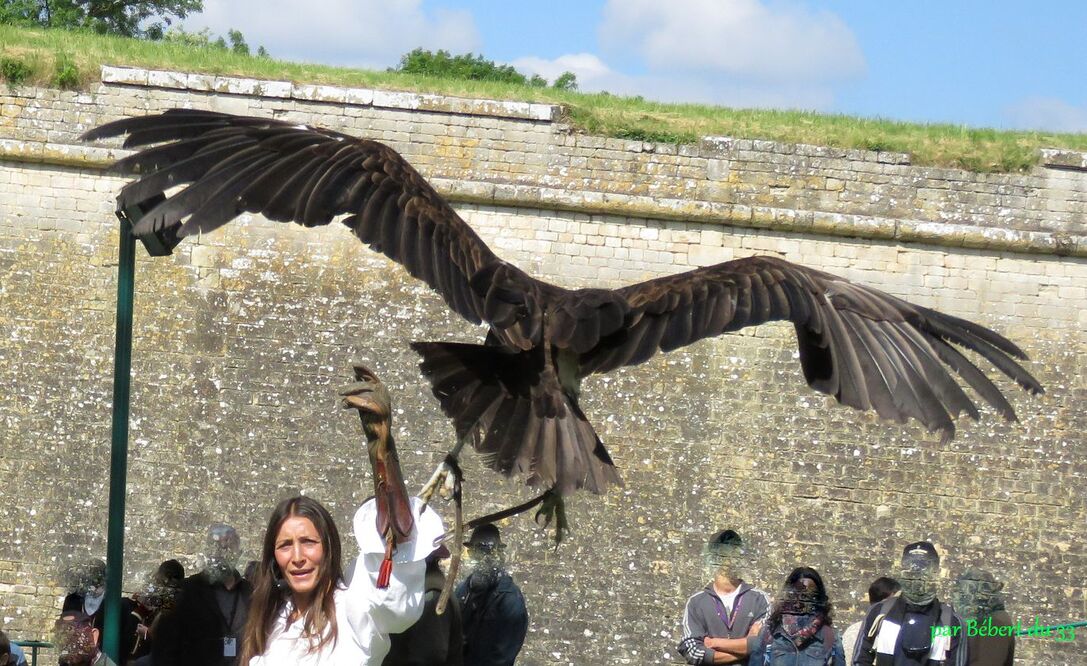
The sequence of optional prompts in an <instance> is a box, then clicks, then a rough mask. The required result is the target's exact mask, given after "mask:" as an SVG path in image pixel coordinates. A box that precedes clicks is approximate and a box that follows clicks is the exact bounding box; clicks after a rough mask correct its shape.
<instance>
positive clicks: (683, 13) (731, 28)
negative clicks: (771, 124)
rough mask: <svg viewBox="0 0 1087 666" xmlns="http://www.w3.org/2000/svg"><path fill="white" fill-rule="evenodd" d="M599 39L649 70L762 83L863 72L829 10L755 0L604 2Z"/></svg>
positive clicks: (849, 37)
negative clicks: (630, 52) (639, 60)
mask: <svg viewBox="0 0 1087 666" xmlns="http://www.w3.org/2000/svg"><path fill="white" fill-rule="evenodd" d="M600 36H601V40H602V41H603V43H604V45H605V46H606V47H609V48H613V49H615V50H617V51H628V50H633V51H635V52H636V53H637V54H638V55H639V56H640V57H641V58H643V59H644V61H645V63H646V65H647V66H648V67H649V68H650V69H652V70H681V71H688V72H694V71H702V72H705V73H718V74H724V75H727V76H729V77H734V78H737V79H745V80H749V81H753V82H758V83H760V84H767V83H803V84H813V83H820V82H824V83H825V82H834V81H842V80H849V79H852V78H855V77H858V76H860V75H862V74H863V73H864V71H865V64H864V56H863V55H862V54H861V50H860V47H859V46H858V45H857V41H856V39H855V38H854V37H853V33H852V32H851V31H850V29H849V27H848V26H846V25H845V23H844V22H842V20H841V19H839V18H838V17H837V16H835V15H834V14H833V13H831V12H827V11H818V12H815V11H810V10H808V9H805V8H804V7H801V6H799V5H794V4H787V3H775V4H773V5H769V4H765V3H763V2H761V1H760V0H671V1H670V2H660V1H659V0H608V3H607V5H606V6H605V8H604V20H603V23H602V24H601V26H600Z"/></svg>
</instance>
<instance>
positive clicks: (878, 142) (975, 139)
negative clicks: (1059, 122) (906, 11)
mask: <svg viewBox="0 0 1087 666" xmlns="http://www.w3.org/2000/svg"><path fill="white" fill-rule="evenodd" d="M103 64H109V65H129V66H136V67H146V68H152V69H168V70H177V71H186V72H202V73H208V74H223V75H236V76H245V77H252V78H262V79H263V78H266V79H276V80H290V81H294V82H304V83H322V84H329V85H341V86H354V87H365V88H380V89H387V90H408V91H415V92H427V93H438V94H446V95H455V96H461V97H476V98H490V99H507V100H518V101H526V102H543V103H551V104H561V105H562V106H563V107H564V108H565V110H566V117H567V120H568V121H569V122H570V123H571V124H572V125H573V126H574V127H576V128H577V129H578V130H580V131H584V132H588V133H592V134H596V135H601V136H607V137H617V138H627V139H639V140H644V141H652V142H664V143H692V142H695V141H697V140H698V139H699V138H700V137H702V136H710V135H712V136H731V137H735V138H745V139H766V140H770V141H781V142H786V143H806V144H814V145H821V146H830V147H835V148H859V149H865V150H887V151H894V152H904V153H909V154H910V155H911V160H912V162H913V163H914V164H920V165H932V166H945V167H955V168H963V169H968V170H971V171H978V172H1016V171H1024V170H1027V169H1029V168H1030V167H1032V166H1034V165H1035V164H1036V163H1037V161H1038V149H1039V148H1044V147H1048V148H1068V149H1074V150H1087V134H1070V133H1053V132H1025V131H998V130H993V129H985V128H971V127H964V126H961V125H951V124H920V123H906V122H897V121H891V120H883V119H879V118H861V117H854V116H845V115H835V114H824V113H814V112H808V111H775V110H765V109H733V108H728V107H721V106H709V105H702V104H666V103H658V102H651V101H647V100H644V99H641V98H639V97H619V96H616V95H609V94H607V93H579V92H571V91H563V90H555V89H552V88H533V87H528V86H520V85H511V84H504V83H495V82H486V81H463V80H451V79H439V78H434V77H424V76H414V75H407V74H400V73H396V72H384V71H374V70H364V69H351V68H347V67H331V66H328V65H318V64H310V63H300V62H285V61H281V60H275V59H271V58H258V57H255V56H245V55H238V54H235V53H232V52H230V51H224V50H221V49H214V48H195V47H191V46H186V45H182V44H178V43H170V42H150V41H142V40H136V39H127V38H121V37H111V36H104V35H96V34H91V33H86V32H70V31H65V30H43V29H29V28H16V27H13V26H9V25H0V77H5V78H8V79H11V78H19V79H20V80H19V81H18V82H19V83H24V84H29V85H38V86H56V87H68V88H86V87H88V86H89V85H90V84H92V83H93V82H94V81H96V80H97V79H98V75H99V68H100V66H101V65H103ZM8 74H11V75H13V76H8ZM10 83H11V81H10V80H9V84H10Z"/></svg>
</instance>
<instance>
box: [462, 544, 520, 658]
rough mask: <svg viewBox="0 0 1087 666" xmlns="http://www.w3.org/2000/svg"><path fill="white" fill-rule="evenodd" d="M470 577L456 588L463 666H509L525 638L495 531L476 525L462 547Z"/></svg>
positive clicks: (516, 593) (503, 546) (516, 595)
mask: <svg viewBox="0 0 1087 666" xmlns="http://www.w3.org/2000/svg"><path fill="white" fill-rule="evenodd" d="M464 546H465V548H467V549H468V559H469V562H470V563H471V565H472V573H470V574H469V575H468V577H467V578H465V579H464V580H463V581H461V583H460V585H458V586H457V593H456V594H457V598H458V599H460V605H461V614H462V615H461V620H462V623H463V626H464V666H512V664H513V663H514V661H515V660H516V659H517V653H519V652H520V651H521V647H522V646H523V645H524V643H525V636H526V635H527V634H528V610H527V608H526V607H525V597H524V595H522V594H521V589H520V588H519V587H517V584H516V583H514V582H513V577H511V576H510V575H509V573H508V572H507V571H506V566H505V555H504V552H503V551H505V549H506V544H504V543H502V537H501V535H500V534H499V531H498V528H497V527H496V526H494V525H491V524H486V525H480V526H479V527H477V528H476V529H475V530H473V531H472V535H471V536H470V537H469V538H468V541H466V542H465V543H464Z"/></svg>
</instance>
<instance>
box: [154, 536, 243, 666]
mask: <svg viewBox="0 0 1087 666" xmlns="http://www.w3.org/2000/svg"><path fill="white" fill-rule="evenodd" d="M208 547H209V551H208V553H207V555H206V557H207V566H206V567H205V568H204V570H203V571H201V572H200V573H198V574H195V575H192V576H189V577H188V578H186V579H185V581H184V582H183V583H182V584H181V591H180V593H179V594H178V596H177V601H176V602H175V604H174V608H173V610H171V611H169V612H167V613H164V614H163V616H162V617H161V618H160V619H159V625H158V627H157V633H156V634H155V640H154V641H152V643H151V657H152V659H151V661H152V663H153V664H154V665H155V666H188V665H189V664H200V666H236V665H237V663H238V653H239V651H240V649H241V635H242V629H243V628H244V627H245V621H246V618H247V617H248V616H249V601H250V599H251V597H252V595H253V587H252V585H250V584H249V581H247V580H245V579H244V578H242V575H241V574H240V573H239V572H238V570H237V569H236V568H235V565H236V563H237V561H238V556H239V555H240V554H241V541H240V539H239V538H238V533H237V532H236V531H234V528H233V527H230V526H229V525H212V526H211V528H210V529H209V530H208Z"/></svg>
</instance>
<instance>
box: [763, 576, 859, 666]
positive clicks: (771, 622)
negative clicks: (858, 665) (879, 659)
mask: <svg viewBox="0 0 1087 666" xmlns="http://www.w3.org/2000/svg"><path fill="white" fill-rule="evenodd" d="M833 625H834V620H833V611H832V608H831V603H830V599H829V598H828V597H827V589H826V586H825V585H823V578H822V577H821V576H820V575H819V572H818V571H816V570H815V569H812V568H810V567H797V568H796V569H793V571H792V573H790V574H789V577H788V578H786V579H785V587H784V589H783V590H782V595H781V598H780V600H778V602H777V603H775V604H774V605H773V607H772V610H771V612H770V615H769V617H767V619H766V623H765V624H764V625H763V627H762V630H761V631H760V632H759V641H758V645H757V647H756V648H755V649H754V650H753V651H752V653H751V656H750V657H749V663H751V664H766V665H768V666H845V651H844V650H843V649H842V641H841V638H840V637H839V636H838V632H837V631H835V629H834V626H833Z"/></svg>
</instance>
